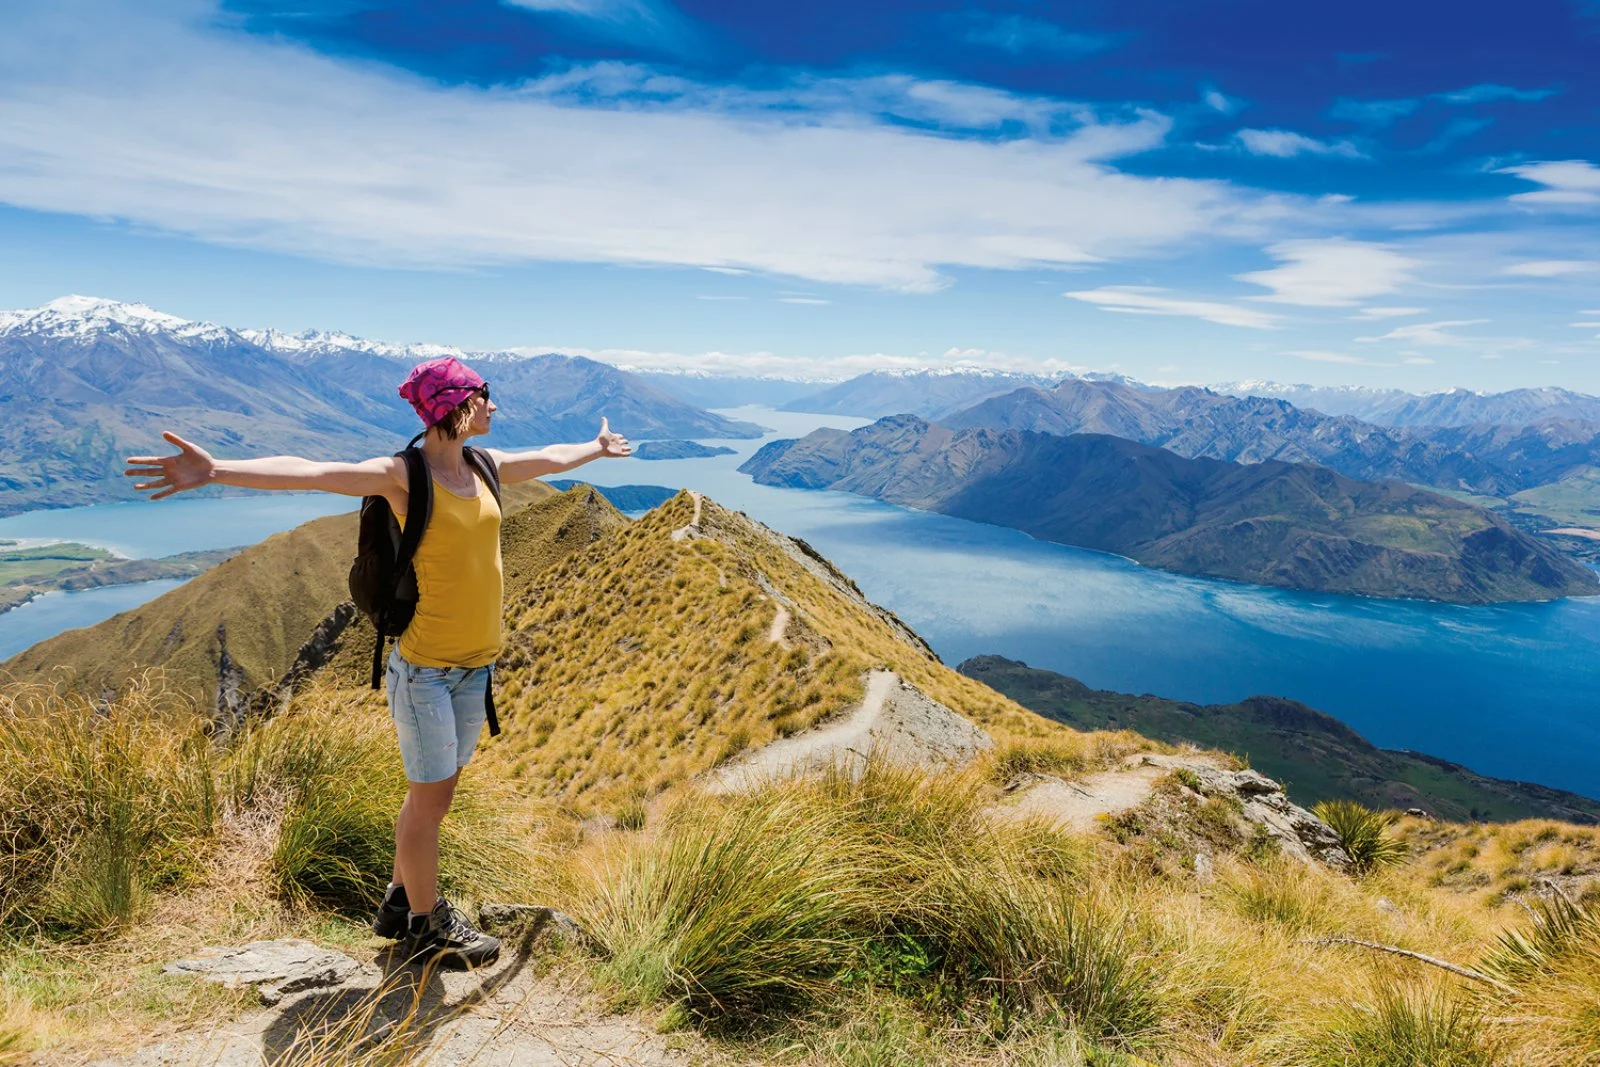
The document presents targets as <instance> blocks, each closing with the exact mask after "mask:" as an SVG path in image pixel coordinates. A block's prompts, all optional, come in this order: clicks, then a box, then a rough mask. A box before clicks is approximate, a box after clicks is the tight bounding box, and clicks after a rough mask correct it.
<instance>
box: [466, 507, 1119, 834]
mask: <svg viewBox="0 0 1600 1067" xmlns="http://www.w3.org/2000/svg"><path fill="white" fill-rule="evenodd" d="M693 514H694V501H693V500H692V498H691V497H690V495H689V494H687V493H683V494H680V495H679V496H678V497H677V498H675V499H674V500H672V501H669V502H668V503H667V504H665V505H663V506H662V507H660V508H657V509H656V510H655V511H652V512H651V513H649V514H648V515H646V516H644V517H643V518H640V519H638V520H636V521H635V522H633V523H630V524H628V525H627V526H625V527H623V528H621V529H619V530H618V531H617V532H616V533H614V534H612V535H611V536H609V537H606V538H603V539H601V540H598V541H596V542H595V543H593V544H592V545H589V546H588V547H586V548H584V549H582V550H580V551H577V552H574V553H573V554H572V555H570V556H568V557H567V558H565V559H564V560H562V561H561V562H560V563H558V564H556V565H555V566H553V567H551V568H549V569H548V570H546V571H542V572H540V573H539V574H538V575H537V576H536V577H535V578H534V579H533V581H532V582H530V583H529V585H528V587H527V588H526V589H525V590H523V591H522V592H521V593H520V594H518V595H516V596H513V597H510V598H509V603H508V607H507V635H508V636H507V639H506V645H505V649H504V651H503V653H502V655H501V659H500V664H501V683H500V685H501V688H500V693H501V697H502V700H501V702H502V705H503V707H504V708H505V709H506V711H505V714H504V716H503V718H505V719H506V720H507V722H508V723H512V724H514V725H513V726H508V727H507V732H506V734H505V735H504V736H503V737H501V738H500V739H498V741H497V742H495V743H493V744H490V745H489V746H487V748H486V755H487V756H488V757H489V758H490V759H492V760H494V761H496V762H497V763H502V764H506V765H508V766H509V769H510V772H511V774H512V775H513V776H514V778H516V779H517V780H521V781H527V782H528V783H529V785H530V787H531V788H535V789H540V790H548V791H551V792H553V794H554V795H557V796H560V797H562V798H565V799H567V800H568V801H575V802H580V803H581V804H582V805H585V806H589V807H593V808H594V809H595V810H598V811H601V812H612V811H614V810H616V809H618V808H619V807H620V806H621V805H622V804H623V803H624V802H625V801H626V800H627V799H628V798H629V797H632V796H636V795H638V794H640V793H643V794H646V795H652V794H655V793H659V792H661V791H663V790H665V789H666V788H668V787H669V786H671V785H674V784H676V783H679V782H682V781H684V780H686V779H688V778H690V777H693V776H694V775H696V774H699V773H701V772H703V771H706V770H709V769H710V768H712V767H714V766H716V765H717V764H718V763H720V762H722V761H724V760H726V759H728V758H730V757H732V756H734V755H736V754H737V753H739V752H740V751H742V750H744V749H745V748H748V747H755V746H759V745H763V744H766V743H767V742H769V741H771V740H773V739H774V738H777V737H782V736H787V735H789V734H793V733H795V732H797V731H799V730H803V729H805V728H806V727H808V726H810V725H812V724H813V723H815V722H816V721H818V720H819V719H820V718H822V717H824V716H827V715H832V714H834V713H837V712H839V711H841V710H843V709H844V708H846V707H847V706H849V705H851V704H853V703H855V702H857V701H859V700H860V698H861V696H862V694H863V681H864V678H865V676H866V673H867V672H868V671H869V670H872V669H879V668H881V669H888V670H892V671H895V672H897V673H898V674H900V675H901V677H903V678H905V679H906V680H907V681H908V682H910V683H911V684H912V685H915V686H916V687H917V688H919V689H920V690H922V692H924V693H926V694H927V695H929V696H931V697H933V698H934V699H935V700H938V701H940V702H941V703H944V704H946V705H947V706H949V707H952V708H955V709H958V710H959V711H960V712H961V714H963V715H965V716H967V717H968V718H970V719H972V720H973V721H975V722H977V723H979V724H980V725H982V726H983V727H984V728H985V729H987V730H988V731H989V732H990V733H991V734H993V735H995V736H996V738H997V739H1000V740H1008V739H1017V740H1036V741H1045V740H1050V739H1054V740H1056V741H1057V742H1058V743H1060V744H1063V745H1071V746H1075V745H1079V744H1080V740H1079V738H1078V735H1077V734H1076V733H1074V732H1072V731H1067V730H1063V729H1061V728H1060V727H1057V726H1056V725H1055V724H1053V723H1051V722H1049V721H1048V720H1046V719H1043V718H1040V717H1039V716H1037V715H1033V714H1031V713H1029V712H1027V711H1024V710H1023V709H1022V708H1020V707H1018V706H1017V705H1016V704H1013V703H1012V702H1011V701H1009V700H1007V699H1006V698H1004V697H1002V696H1000V695H999V694H997V693H996V692H994V690H992V689H990V688H988V687H987V686H984V685H982V684H979V683H977V682H974V681H973V680H972V679H969V678H966V677H963V676H962V675H960V674H958V673H956V672H955V671H953V670H951V669H949V668H948V667H946V666H944V665H943V664H942V663H940V662H939V661H938V659H937V658H936V657H935V656H933V654H932V653H931V652H929V651H928V649H927V648H926V646H925V645H923V644H922V643H921V642H920V639H918V638H916V637H915V635H913V634H911V633H910V631H909V630H906V629H905V628H904V627H903V626H901V625H900V624H899V623H898V621H897V620H894V619H893V618H892V617H891V616H889V615H888V614H887V613H884V612H882V611H881V609H877V608H874V607H872V606H871V605H870V604H868V602H867V601H866V600H865V598H863V597H861V595H860V593H859V592H858V591H856V590H855V589H854V587H853V586H852V585H850V584H849V582H848V579H846V578H844V577H843V576H842V575H837V574H835V573H834V572H832V571H831V569H830V568H829V567H827V566H825V565H824V564H823V563H820V562H818V561H817V560H815V559H812V558H811V557H809V556H807V555H806V554H805V552H804V551H803V550H802V549H801V548H799V547H798V546H797V545H796V544H795V543H794V542H792V541H790V540H789V539H788V538H785V537H782V536H781V535H777V534H774V533H772V532H771V531H769V530H767V529H766V528H765V527H762V526H760V525H759V524H757V523H754V522H752V521H751V520H749V519H747V518H745V517H744V516H742V515H738V514H736V513H733V512H729V511H727V510H725V509H723V508H721V507H720V506H718V505H717V504H715V503H712V502H711V501H705V502H704V504H703V507H702V518H701V530H702V532H703V533H704V536H699V537H691V538H685V539H683V540H674V539H673V537H672V536H671V534H672V531H673V530H675V529H678V528H681V527H684V526H686V525H687V524H688V523H689V522H690V519H691V518H692V517H693ZM778 597H781V598H782V603H783V605H784V607H785V609H786V610H788V611H789V612H790V623H789V625H788V628H787V630H786V633H785V635H784V637H783V639H782V640H780V641H772V640H771V639H770V637H771V635H770V630H771V627H772V624H773V621H774V618H775V617H776V615H777V613H778V610H779V606H780V601H779V599H777V598H778ZM1081 744H1082V745H1084V746H1086V752H1087V754H1085V755H1084V757H1083V758H1084V760H1085V761H1086V762H1092V761H1094V760H1095V759H1097V758H1103V757H1100V756H1096V755H1094V754H1093V753H1095V752H1101V751H1102V750H1103V752H1104V753H1107V754H1116V753H1123V752H1128V751H1132V750H1133V749H1135V748H1136V747H1139V746H1140V745H1141V744H1143V742H1142V741H1141V740H1140V739H1138V738H1132V737H1130V736H1127V735H1113V736H1110V737H1106V738H1098V737H1097V738H1094V739H1092V740H1089V741H1084V742H1081Z"/></svg>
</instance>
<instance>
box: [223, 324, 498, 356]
mask: <svg viewBox="0 0 1600 1067" xmlns="http://www.w3.org/2000/svg"><path fill="white" fill-rule="evenodd" d="M239 335H240V336H241V337H243V338H245V339H246V340H248V341H250V342H251V343H252V344H257V345H260V346H261V347H262V348H265V349H267V350H268V351H271V352H281V353H283V354H284V355H286V356H293V357H302V358H304V357H309V356H329V355H337V354H339V353H343V352H361V353H364V354H366V355H371V356H383V357H384V358H385V359H402V360H410V361H412V362H414V363H420V362H422V361H423V360H428V359H439V358H441V357H444V356H455V357H456V358H457V359H468V358H479V357H480V355H481V354H475V353H469V352H467V351H465V350H464V349H460V348H457V347H455V346H454V345H431V344H396V343H394V342H392V341H371V340H368V339H367V338H365V337H354V336H352V335H350V334H348V333H341V332H339V331H337V330H302V331H300V332H299V333H285V332H284V331H282V330H274V329H265V330H240V331H239Z"/></svg>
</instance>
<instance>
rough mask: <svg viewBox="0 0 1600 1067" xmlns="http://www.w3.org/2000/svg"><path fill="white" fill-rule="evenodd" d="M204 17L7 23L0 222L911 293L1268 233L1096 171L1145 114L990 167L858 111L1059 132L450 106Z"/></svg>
mask: <svg viewBox="0 0 1600 1067" xmlns="http://www.w3.org/2000/svg"><path fill="white" fill-rule="evenodd" d="M174 5H179V6H176V7H175V6H174ZM213 17H214V11H213V10H212V9H211V7H210V6H209V5H208V4H205V3H202V2H201V0H165V2H156V0H152V2H151V3H149V4H140V5H114V6H112V7H110V8H102V9H98V10H97V11H96V13H95V14H94V16H93V17H92V18H91V17H89V16H88V14H87V13H86V11H84V10H82V9H80V8H79V7H78V6H76V5H75V4H72V3H60V4H52V3H44V2H42V0H40V2H36V3H28V4H24V5H21V6H20V7H18V6H13V7H11V8H8V11H7V15H6V19H7V32H6V33H5V34H3V35H0V159H4V160H5V164H4V166H3V167H0V201H3V202H6V203H10V204H13V205H16V206H20V207H25V208H31V209H35V210H40V211H54V212H67V213H74V214H85V215H92V216H95V217H100V218H117V219H125V220H128V221H131V222H133V223H135V224H137V225H140V226H146V227H153V228H156V229H159V230H164V231H168V232H176V233H181V234H186V235H190V236H193V237H197V238H200V239H202V240H206V241H211V242H216V243H221V244H229V245H240V246H248V247H252V248H258V249H270V250H274V251H282V252H288V253H293V254H300V255H308V256H313V257H319V258H325V259H330V260H336V261H341V262H353V263H361V264H375V265H382V266H391V267H406V266H428V267H441V266H443V267H449V266H475V265H487V264H496V263H510V262H523V261H530V260H564V261H587V262H611V263H624V264H679V265H692V266H700V267H722V268H732V269H741V270H756V271H765V272H775V273H780V274H787V275H792V276H797V277H803V278H807V279H811V280H819V281H831V282H841V283H850V284H865V285H875V286H884V287H891V288H900V289H907V290H928V289H933V288H937V287H939V286H940V285H941V284H944V278H943V276H942V274H941V268H942V267H945V266H947V265H958V266H970V267H983V268H999V269H1015V268H1026V267H1037V266H1050V267H1059V266H1064V265H1071V264H1083V263H1092V262H1097V261H1100V260H1102V259H1109V258H1127V257H1135V256H1144V255H1150V254H1157V253H1160V252H1162V251H1165V250H1168V249H1171V248H1174V247H1177V246H1178V245H1179V244H1181V243H1183V242H1187V241H1190V240H1192V239H1194V238H1196V237H1199V236H1200V235H1202V234H1217V233H1219V232H1221V233H1224V234H1229V233H1233V234H1239V233H1244V232H1253V231H1255V230H1256V229H1258V228H1259V226H1260V224H1261V217H1260V216H1259V214H1258V213H1259V212H1260V210H1261V209H1259V208H1257V207H1256V206H1255V204H1254V203H1253V202H1252V198H1251V197H1248V196H1245V195H1241V194H1240V193H1238V192H1237V191H1235V190H1233V189H1231V188H1230V187H1229V186H1227V185H1226V184H1224V183H1221V182H1214V181H1199V180H1186V179H1170V178H1166V179H1149V178H1144V177H1139V176H1134V175H1129V174H1123V173H1120V172H1118V171H1117V170H1115V169H1114V168H1112V167H1111V166H1109V165H1108V164H1107V163H1106V161H1107V160H1108V159H1112V158H1116V157H1117V156H1119V155H1124V154H1127V153H1129V152H1136V151H1141V150H1144V149H1146V148H1149V147H1151V146H1152V145H1154V144H1157V143H1159V142H1160V141H1161V139H1162V138H1163V137H1164V136H1165V133H1166V130H1167V129H1168V127H1169V125H1170V122H1169V120H1167V119H1166V118H1165V117H1163V116H1160V115H1156V114H1153V113H1149V112H1141V113H1135V114H1131V115H1128V116H1123V117H1119V118H1115V119H1101V118H1098V117H1096V116H1095V114H1094V113H1093V112H1091V111H1088V110H1086V109H1084V108H1082V107H1076V106H1075V110H1074V109H1070V108H1068V107H1067V106H1066V105H1064V104H1062V103H1060V102H1052V103H1051V104H1050V105H1049V107H1050V108H1053V109H1054V110H1053V112H1052V113H1051V117H1049V119H1048V121H1049V122H1051V123H1054V124H1061V123H1067V122H1068V121H1069V119H1070V123H1071V125H1070V126H1069V127H1068V128H1064V129H1063V130H1062V131H1061V132H1060V133H1059V134H1057V135H1054V136H1051V137H1048V138H1041V139H1038V140H1030V141H999V142H996V141H995V140H993V139H980V140H975V139H961V138H953V137H944V136H937V135H933V134H929V133H926V132H922V131H919V130H915V129H908V128H906V126H905V125H904V124H903V123H893V122H888V121H880V120H878V119H877V118H875V117H874V116H873V114H870V113H869V114H867V115H863V114H862V113H861V112H860V111H857V110H851V109H852V108H853V107H855V106H856V105H857V104H858V103H859V101H860V99H861V98H862V97H863V96H865V97H867V98H869V100H871V101H876V102H877V104H875V105H874V106H877V105H878V104H882V103H883V102H884V101H885V100H887V99H889V98H892V99H893V100H895V101H899V103H898V104H896V105H895V106H903V108H904V109H905V110H908V111H912V112H916V113H918V114H921V115H923V116H924V117H926V118H927V119H928V121H930V122H935V121H937V122H943V123H948V124H959V123H961V122H969V123H970V122H987V121H999V120H1000V117H1001V116H1003V115H1005V114H1012V115H1032V114H1036V113H1040V112H1041V109H1044V110H1048V109H1047V108H1045V106H1044V105H1042V104H1039V103H1038V102H1037V101H1030V100H1028V99H1023V98H1018V97H1015V96H1013V95H1012V94H1006V93H1001V92H999V91H996V90H989V89H985V88H983V87H976V86H959V85H956V84H954V83H927V82H919V81H917V80H915V79H909V78H897V79H887V80H885V79H869V80H868V84H865V85H863V84H862V83H861V81H860V80H849V79H844V80H837V81H835V82H826V81H814V82H810V83H806V84H804V85H801V86H799V87H798V88H796V89H795V96H794V97H793V98H792V99H799V100H801V101H802V102H803V103H805V105H806V106H805V107H800V108H795V107H780V106H776V105H774V106H771V107H769V108H768V109H767V110H761V109H760V108H758V107H757V103H759V101H753V99H752V94H749V93H743V92H734V91H729V92H726V93H725V94H724V96H723V97H719V96H718V94H719V93H722V92H723V91H722V90H717V89H713V88H707V87H703V86H701V87H692V86H691V87H690V88H684V86H685V85H687V83H684V82H682V81H681V80H674V79H663V80H662V81H661V82H660V83H659V84H656V85H655V86H654V88H653V89H652V91H653V92H655V93H656V97H655V98H654V101H655V102H650V101H646V102H644V103H640V102H639V101H638V100H636V99H635V98H634V97H629V96H624V97H622V98H618V99H603V100H599V101H595V100H593V99H590V101H589V103H587V104H584V103H581V102H579V100H578V99H577V98H576V97H574V96H573V95H572V94H573V93H576V92H577V90H574V89H572V85H573V84H577V83H581V84H582V85H583V86H584V87H585V88H584V89H583V93H585V94H588V95H589V96H590V97H592V96H593V95H594V93H596V92H597V91H598V90H596V89H595V85H594V83H593V81H592V80H589V81H585V80H584V79H582V78H579V79H577V82H576V83H575V82H574V81H572V80H571V79H569V80H568V81H567V82H566V83H565V86H564V87H563V86H562V85H557V84H555V83H554V82H548V81H544V82H538V83H534V84H532V85H529V86H526V87H523V88H520V89H508V88H487V89H485V88H478V87H470V86H466V87H453V88H452V87H441V86H439V85H437V84H435V83H432V82H429V81H426V80H424V79H420V78H412V77H409V76H406V75H403V74H400V73H397V72H394V71H390V70H386V69H383V68H380V67H377V66H376V65H371V64H355V63H350V64H345V63H341V62H339V61H336V60H334V59H331V58H328V57H325V56H321V55H317V54H315V53H313V52H311V51H310V50H308V49H304V48H301V47H299V46H296V45H294V44H292V43H290V42H287V41H284V40H277V39H273V40H267V39H261V38H251V37H246V36H243V35H235V34H232V33H227V32H224V31H222V30H220V29H218V28H216V26H215V25H214V22H213ZM153 55H159V56H161V57H162V61H161V62H160V63H152V62H151V61H150V57H151V56H153ZM613 73H617V76H618V77H619V78H620V79H621V81H622V82H623V83H624V84H626V85H634V86H637V85H638V84H639V81H640V77H639V75H638V72H637V71H633V72H629V71H622V72H620V73H618V72H613ZM672 84H676V85H677V86H678V88H677V89H676V90H674V89H672V88H671V87H670V86H671V85H672ZM630 91H631V90H630ZM563 94H567V95H563ZM674 94H676V95H674ZM756 95H759V94H756ZM792 99H791V101H790V102H791V103H792ZM819 100H835V101H838V103H837V104H836V105H831V110H830V109H829V108H827V107H824V108H823V109H822V110H820V111H819V110H817V109H816V108H815V107H813V105H816V104H817V101H819ZM819 106H820V105H819ZM918 109H920V110H918ZM1007 109H1009V111H1008V110H1007ZM1041 121H1045V120H1044V119H1041ZM1270 204H1271V207H1270V212H1271V213H1273V214H1274V216H1275V217H1281V216H1282V214H1283V213H1284V211H1286V210H1288V208H1287V206H1286V204H1287V202H1286V201H1285V200H1284V199H1283V198H1281V197H1278V198H1274V199H1273V200H1272V201H1271V202H1270Z"/></svg>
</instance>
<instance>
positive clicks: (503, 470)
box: [489, 418, 633, 485]
mask: <svg viewBox="0 0 1600 1067" xmlns="http://www.w3.org/2000/svg"><path fill="white" fill-rule="evenodd" d="M632 454H633V446H632V445H630V444H629V443H628V439H627V438H626V437H624V436H622V435H621V434H619V433H612V432H611V424H610V422H608V421H607V420H606V419H604V418H602V419H601V420H600V434H599V436H597V437H596V438H595V439H594V440H593V441H585V442H584V443H582V444H576V445H546V446H545V447H543V448H535V449H532V450H531V451H528V452H502V451H500V450H499V449H497V448H492V449H490V450H489V455H491V456H493V457H494V461H495V464H496V465H497V466H499V468H500V480H501V481H502V482H504V483H506V484H507V485H510V484H511V483H513V482H526V481H528V480H529V479H532V478H539V477H543V476H544V475H546V474H560V473H561V472H562V471H569V470H571V469H572V468H574V467H581V466H583V465H584V464H585V463H588V462H590V461H591V460H596V459H601V458H603V457H607V456H614V457H618V458H621V457H623V456H631V455H632Z"/></svg>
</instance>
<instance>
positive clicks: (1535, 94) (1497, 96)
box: [1433, 82, 1560, 104]
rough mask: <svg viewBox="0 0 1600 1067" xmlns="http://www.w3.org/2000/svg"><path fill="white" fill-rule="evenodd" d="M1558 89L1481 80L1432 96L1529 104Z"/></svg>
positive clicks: (1457, 100)
mask: <svg viewBox="0 0 1600 1067" xmlns="http://www.w3.org/2000/svg"><path fill="white" fill-rule="evenodd" d="M1559 91H1560V90H1557V89H1517V88H1514V87H1513V86H1510V85H1496V84H1494V83H1492V82H1483V83H1482V84H1479V85H1469V86H1467V87H1466V88H1465V89H1456V90H1453V91H1451V92H1445V93H1434V94H1433V98H1434V99H1435V100H1442V101H1444V102H1445V103H1447V104H1487V103H1494V102H1496V101H1501V100H1511V101H1515V102H1517V103H1524V104H1531V103H1535V102H1537V101H1540V100H1546V99H1549V98H1550V97H1552V96H1555V95H1556V93H1557V92H1559Z"/></svg>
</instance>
